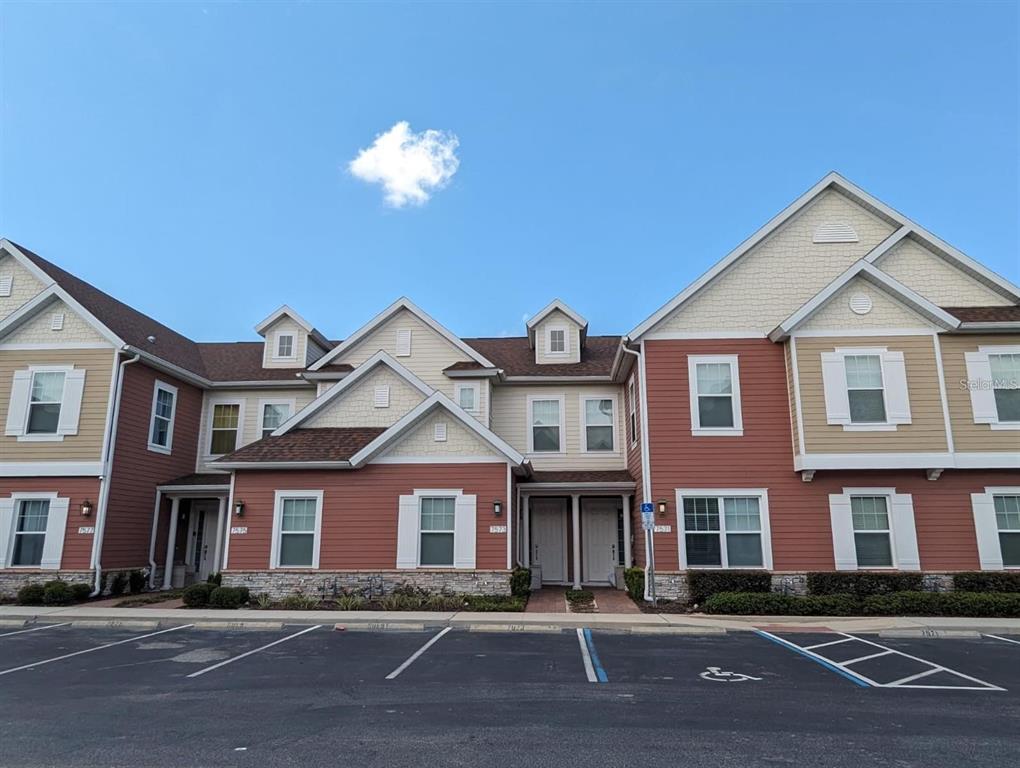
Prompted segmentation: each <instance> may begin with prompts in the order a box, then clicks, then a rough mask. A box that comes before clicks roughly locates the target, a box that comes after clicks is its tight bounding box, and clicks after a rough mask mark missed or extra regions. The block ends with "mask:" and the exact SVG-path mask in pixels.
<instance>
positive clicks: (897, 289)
mask: <svg viewBox="0 0 1020 768" xmlns="http://www.w3.org/2000/svg"><path fill="white" fill-rule="evenodd" d="M855 277H861V278H864V279H866V280H868V282H870V283H872V284H874V285H875V286H877V287H878V288H880V289H883V290H885V291H887V292H888V293H890V294H892V295H893V297H894V298H897V299H899V300H900V301H902V302H903V303H905V304H906V305H907V306H908V307H910V308H911V309H913V310H914V311H915V312H918V313H919V314H921V315H923V316H924V317H926V318H927V319H929V320H931V321H933V322H935V323H937V324H938V325H941V326H942V327H943V328H946V329H949V330H955V329H956V328H958V327H959V326H960V321H959V319H957V318H956V317H953V316H952V315H950V314H949V313H948V312H946V311H945V310H943V309H942V308H941V307H939V306H937V305H936V304H933V303H932V302H930V301H929V300H928V299H926V298H924V296H922V295H920V294H919V293H917V292H915V291H913V290H911V289H910V288H908V287H907V286H905V285H904V284H903V283H901V282H900V281H898V280H896V279H895V278H894V277H892V276H891V275H888V274H886V273H885V272H883V271H882V270H880V269H879V268H878V267H876V266H875V265H874V264H871V263H869V262H867V261H865V260H864V259H861V260H860V261H856V262H854V263H853V264H852V265H850V267H849V269H847V270H846V271H845V272H844V273H843V274H841V275H840V276H839V277H837V278H836V279H835V280H833V281H832V282H831V283H829V284H828V285H827V286H825V287H824V288H822V290H820V291H819V292H818V293H816V294H815V295H814V296H812V297H811V298H810V299H809V300H808V301H807V302H806V303H804V304H803V305H802V306H801V307H800V309H798V310H797V311H796V312H794V313H793V314H792V315H790V316H789V317H788V318H786V319H785V320H784V321H783V322H781V323H780V324H779V325H778V326H777V327H776V329H775V330H774V331H772V333H770V334H769V338H770V339H771V340H772V341H781V340H782V339H785V338H786V337H787V336H789V334H790V332H791V331H793V330H794V329H795V328H796V327H797V326H798V325H800V324H801V323H803V322H805V321H807V320H808V319H809V318H810V317H811V316H812V315H813V314H814V313H815V312H817V311H818V310H819V309H821V308H822V307H823V306H825V304H826V303H827V302H828V301H829V300H830V299H831V298H832V297H833V296H834V295H835V294H836V293H838V292H839V291H840V290H841V289H842V288H844V287H845V286H846V285H847V284H848V283H849V282H850V281H851V280H853V279H854V278H855Z"/></svg>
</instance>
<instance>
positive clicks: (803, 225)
mask: <svg viewBox="0 0 1020 768" xmlns="http://www.w3.org/2000/svg"><path fill="white" fill-rule="evenodd" d="M255 331H256V332H257V334H258V336H259V337H260V338H259V340H257V341H241V342H235V343H204V342H195V341H192V340H191V339H188V338H186V337H184V336H182V335H181V334H179V333H176V332H175V331H173V330H172V329H170V328H168V327H166V326H165V325H162V324H161V323H159V322H157V321H155V320H153V319H151V318H149V317H147V316H146V315H144V314H143V313H141V312H138V311H136V310H134V309H132V308H131V307H129V306H128V305H126V304H124V303H122V302H120V301H118V300H116V299H114V298H112V297H110V296H108V295H107V294H105V293H103V292H102V291H100V290H98V289H97V288H95V287H93V286H91V285H89V284H88V283H86V282H84V281H83V280H82V279H80V278H78V277H76V276H73V275H71V274H69V273H67V272H66V271H64V270H62V269H60V268H59V267H58V266H56V265H54V264H53V263H51V262H49V261H47V260H45V259H43V258H42V257H40V256H38V255H36V254H34V253H32V252H31V251H29V250H28V249H26V248H24V247H21V246H19V245H17V244H14V243H11V242H9V241H6V240H5V241H0V423H2V424H4V426H5V430H4V434H3V435H2V436H0V592H3V591H13V590H14V589H15V588H16V586H17V585H19V584H21V583H23V582H24V581H26V580H33V579H46V578H52V576H53V575H54V574H59V575H60V576H62V577H64V578H67V579H69V580H78V581H88V582H90V583H92V584H94V585H95V587H96V589H97V590H98V589H100V588H101V586H102V585H103V583H104V581H105V575H107V574H109V573H111V572H116V571H123V570H130V569H137V568H147V569H148V570H149V572H150V584H151V585H152V586H153V587H157V588H158V587H170V586H179V585H182V584H185V583H188V582H190V581H192V580H196V579H204V578H205V577H206V576H208V575H209V574H211V573H215V572H221V573H222V574H223V578H224V583H230V584H244V585H247V586H249V587H251V588H252V590H253V591H254V592H267V593H269V594H272V595H276V596H282V595H285V594H289V593H292V592H294V591H296V590H302V591H305V592H313V593H317V592H319V591H320V590H325V591H331V590H336V589H340V588H360V589H365V590H368V591H371V592H375V593H379V592H385V591H387V590H389V589H392V588H393V587H394V586H396V585H399V584H402V583H412V584H417V585H421V586H424V587H427V588H432V589H447V590H452V591H458V592H471V593H487V592H488V593H502V592H506V591H508V589H509V575H510V571H511V569H513V568H514V567H516V566H518V565H520V566H526V567H530V568H531V569H532V578H533V582H534V584H535V585H536V586H540V585H573V586H575V587H576V586H581V585H586V584H594V585H617V586H622V577H621V570H622V569H623V568H625V567H628V566H630V565H638V566H643V567H646V568H647V567H648V564H649V562H650V560H651V559H652V556H653V555H654V564H655V569H654V572H655V578H654V588H655V591H656V593H657V595H658V596H660V597H668V598H683V597H685V596H686V589H687V587H686V574H687V572H688V571H689V570H691V569H701V568H726V569H735V568H749V569H761V570H765V571H768V572H771V573H772V574H773V581H774V584H775V585H776V587H777V588H782V589H788V590H791V591H798V590H800V589H803V585H804V578H805V574H806V573H807V572H808V571H819V570H821V571H825V570H853V569H875V570H888V569H898V570H910V571H922V572H924V573H925V574H926V578H927V579H928V580H929V582H930V583H931V585H932V586H933V587H937V586H938V585H939V584H940V583H941V581H942V580H943V579H944V577H945V575H946V574H949V573H952V572H954V571H960V570H977V569H1002V568H1014V567H1020V289H1018V288H1017V287H1016V286H1014V285H1012V284H1011V283H1009V282H1008V281H1007V280H1005V279H1003V278H1002V277H1000V276H998V275H996V274H994V273H992V272H991V271H990V270H988V269H987V268H985V267H983V266H982V265H981V264H980V263H978V262H976V261H974V260H973V259H971V258H970V257H968V256H966V255H964V254H963V253H961V252H960V251H958V250H957V249H955V248H954V247H953V246H951V245H949V244H948V243H945V242H943V241H942V240H940V239H939V238H938V237H937V236H935V235H934V234H932V233H930V232H929V231H927V230H925V229H924V228H922V227H920V226H919V225H917V224H916V223H914V222H913V221H911V220H909V219H907V218H906V217H904V216H903V215H901V214H900V213H898V212H897V211H894V210H893V209H891V208H889V207H888V206H886V205H885V204H883V203H882V202H881V201H879V200H878V199H876V198H874V197H873V196H871V195H870V194H868V193H867V192H865V191H863V190H862V189H860V188H858V187H857V186H855V185H854V184H852V183H851V182H849V181H847V180H846V179H844V178H843V177H841V176H839V175H838V174H830V175H828V176H826V177H825V178H824V179H822V180H821V181H820V182H819V183H818V184H816V185H815V186H814V187H812V188H811V189H810V190H809V191H808V192H806V193H805V194H804V195H802V196H801V197H800V198H798V199H797V200H796V201H794V202H793V203H792V204H791V205H790V206H789V207H787V208H786V209H785V210H784V211H782V212H781V213H780V214H779V215H777V216H776V217H775V218H774V219H772V220H771V221H770V222H768V223H767V224H766V225H765V226H764V227H763V228H762V229H760V230H759V231H758V232H756V233H755V234H754V235H752V236H751V237H750V238H748V239H747V240H746V241H745V242H744V243H742V244H741V245H740V246H739V247H737V248H736V249H735V250H734V251H733V252H731V253H730V254H728V255H727V256H726V257H724V258H723V259H722V260H721V261H720V262H718V263H717V264H716V265H715V266H714V267H713V268H712V269H711V270H709V272H707V273H706V274H705V275H703V276H702V277H700V278H699V279H698V280H696V281H695V282H694V283H692V284H691V285H689V286H688V287H686V288H685V289H684V290H683V291H682V292H681V293H679V294H678V295H677V296H676V297H675V298H674V299H672V300H671V301H669V302H668V303H667V304H666V305H664V306H663V307H662V308H661V309H659V310H658V311H656V312H655V313H654V314H653V315H652V316H651V317H649V318H648V319H647V320H645V321H644V322H642V323H641V324H640V325H638V326H637V327H636V328H634V329H633V330H632V331H631V332H630V333H628V334H626V335H625V336H597V335H592V334H589V332H588V331H589V329H588V322H587V321H586V320H585V318H584V317H583V316H582V315H581V314H580V313H579V312H578V311H577V309H575V308H572V307H570V306H567V305H566V304H564V303H563V302H561V301H559V300H554V301H552V302H551V303H549V304H548V305H547V306H545V307H544V308H543V309H541V310H540V311H538V312H537V313H536V314H535V315H534V316H532V317H531V319H530V320H528V322H527V323H526V327H525V328H524V329H523V334H522V335H520V336H517V337H511V338H472V337H462V336H459V335H457V334H455V333H453V332H452V331H451V330H450V329H448V328H446V327H444V326H443V325H442V324H441V323H440V322H438V321H437V320H436V319H434V318H433V317H432V316H430V315H429V314H428V313H427V312H426V311H425V310H424V309H422V308H420V307H418V306H416V305H415V304H414V303H413V302H411V301H410V300H408V299H399V300H398V301H396V302H394V303H393V304H392V305H390V306H389V307H387V308H386V309H384V310H383V311H382V312H380V313H379V314H378V315H377V316H376V317H374V318H372V319H370V320H369V321H368V322H367V323H365V325H363V326H362V327H361V328H360V329H359V330H357V331H356V332H354V333H353V334H352V335H350V336H349V337H348V338H346V339H343V340H339V341H338V340H332V339H330V338H329V337H328V336H327V335H326V334H324V333H323V332H322V331H320V330H318V329H317V328H316V327H315V326H313V325H312V324H310V323H309V322H308V321H307V320H305V319H304V318H303V317H302V316H301V315H300V314H298V313H297V312H296V311H295V310H293V309H291V308H290V307H289V306H283V307H281V308H280V309H279V310H277V311H276V312H274V313H273V314H272V315H270V316H269V317H267V318H266V319H265V320H263V321H262V322H260V323H259V324H258V325H257V326H256V327H255ZM643 503H644V504H651V505H652V508H653V512H652V520H651V530H647V531H646V530H644V528H643V525H642V522H643V521H642V517H641V514H640V512H639V510H640V507H641V505H642V504H643ZM651 586H652V583H651V582H650V583H649V588H651Z"/></svg>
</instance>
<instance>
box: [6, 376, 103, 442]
mask: <svg viewBox="0 0 1020 768" xmlns="http://www.w3.org/2000/svg"><path fill="white" fill-rule="evenodd" d="M84 392H85V369H83V368H75V367H73V366H69V365H66V366H65V365H54V366H32V367H30V368H28V370H21V371H15V372H14V378H13V381H12V382H11V398H10V401H9V403H8V407H7V423H6V428H5V432H4V433H5V434H6V435H11V436H15V437H17V438H18V440H22V441H60V440H63V439H64V437H66V436H67V435H76V434H78V421H79V417H80V415H81V401H82V396H83V395H84Z"/></svg>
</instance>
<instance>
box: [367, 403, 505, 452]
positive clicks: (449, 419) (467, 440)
mask: <svg viewBox="0 0 1020 768" xmlns="http://www.w3.org/2000/svg"><path fill="white" fill-rule="evenodd" d="M436 424H445V425H446V440H444V441H437V440H436V439H435V428H436ZM424 456H428V457H442V456H448V457H450V459H451V460H453V459H454V458H455V457H465V456H467V457H471V458H476V457H480V456H484V457H489V456H491V457H492V458H493V460H498V459H502V455H501V454H499V453H498V452H496V451H495V450H494V449H493V448H492V446H491V445H489V444H488V443H486V442H485V441H484V440H482V439H481V438H480V437H478V435H476V434H475V433H474V432H472V431H471V430H469V429H468V428H467V427H465V426H464V425H463V424H461V423H460V422H459V421H458V420H457V419H456V418H455V417H454V416H453V415H452V414H450V413H448V412H446V411H443V410H440V411H439V412H437V413H434V414H432V415H430V416H428V417H426V418H425V419H424V420H423V421H422V422H421V424H419V425H418V426H417V427H415V428H414V429H413V430H411V432H410V433H409V434H408V435H407V436H406V437H404V438H403V439H402V440H400V441H398V443H397V445H395V446H394V447H393V448H392V449H391V450H390V451H388V452H387V453H386V457H387V458H392V459H397V458H414V457H424Z"/></svg>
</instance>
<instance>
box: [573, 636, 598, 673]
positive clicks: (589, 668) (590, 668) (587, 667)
mask: <svg viewBox="0 0 1020 768" xmlns="http://www.w3.org/2000/svg"><path fill="white" fill-rule="evenodd" d="M577 642H578V643H580V645H581V659H582V661H584V674H586V675H587V676H588V682H589V683H597V682H598V681H599V679H598V677H596V675H595V665H594V664H592V663H591V654H590V653H589V652H588V643H586V642H585V639H584V629H582V628H581V627H578V628H577Z"/></svg>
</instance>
